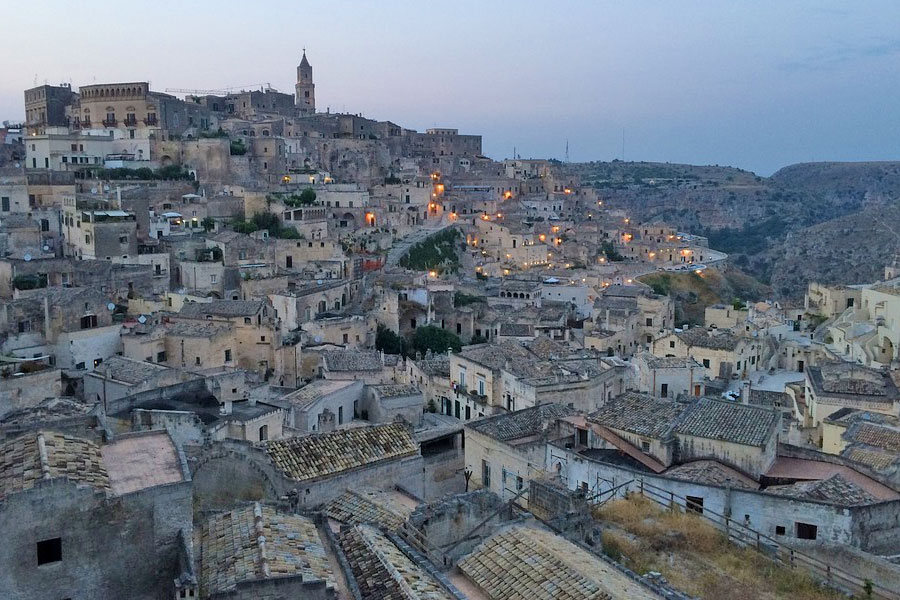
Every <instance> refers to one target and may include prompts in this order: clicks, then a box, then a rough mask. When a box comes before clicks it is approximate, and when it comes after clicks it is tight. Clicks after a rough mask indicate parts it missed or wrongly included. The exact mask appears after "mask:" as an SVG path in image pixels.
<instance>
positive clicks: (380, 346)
mask: <svg viewBox="0 0 900 600" xmlns="http://www.w3.org/2000/svg"><path fill="white" fill-rule="evenodd" d="M375 349H376V350H383V351H384V353H385V354H403V353H404V351H405V350H406V340H404V339H403V338H402V337H400V336H399V335H397V334H396V333H394V332H393V331H391V330H390V329H388V328H387V327H385V326H384V325H378V329H377V331H376V332H375Z"/></svg>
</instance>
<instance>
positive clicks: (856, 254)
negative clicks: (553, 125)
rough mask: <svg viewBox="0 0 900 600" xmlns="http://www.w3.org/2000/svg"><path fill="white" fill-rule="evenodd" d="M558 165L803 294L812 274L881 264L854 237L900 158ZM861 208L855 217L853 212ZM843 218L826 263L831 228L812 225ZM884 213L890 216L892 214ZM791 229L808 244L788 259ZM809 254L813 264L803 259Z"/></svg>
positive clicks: (840, 279)
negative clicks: (822, 239) (771, 167)
mask: <svg viewBox="0 0 900 600" xmlns="http://www.w3.org/2000/svg"><path fill="white" fill-rule="evenodd" d="M562 168H563V169H564V170H565V171H567V172H569V174H572V175H576V176H578V177H579V178H580V179H581V181H583V182H585V183H588V184H590V185H592V186H593V187H595V188H596V189H597V191H598V193H599V194H600V195H601V197H603V198H604V201H605V204H606V206H607V207H609V208H614V209H615V208H619V209H622V210H624V211H626V213H627V214H629V215H630V216H631V218H632V219H634V220H635V221H636V222H646V221H656V222H666V223H671V224H673V225H675V226H677V227H678V228H679V229H682V230H686V231H690V232H692V233H699V234H702V235H706V236H707V237H708V238H709V243H710V246H711V247H713V248H716V249H717V250H722V251H724V252H727V253H728V254H729V255H731V260H732V264H734V265H736V266H738V267H739V268H740V269H741V270H743V271H744V272H746V273H747V274H749V275H752V276H753V277H755V278H757V279H758V280H759V281H761V282H763V283H765V284H769V283H771V284H772V285H773V287H774V292H775V294H776V296H778V297H786V298H797V297H798V296H799V295H800V294H801V293H802V290H803V289H805V287H806V283H807V279H806V278H807V277H819V276H820V275H821V276H823V277H826V278H831V279H829V280H833V281H832V282H834V283H856V282H858V281H859V280H860V277H861V275H860V274H859V273H860V269H861V270H862V272H863V273H867V274H868V273H869V271H871V272H874V271H880V269H881V267H882V266H883V264H884V261H885V259H884V258H883V253H882V252H881V251H878V252H875V251H874V248H873V251H872V252H870V251H868V250H864V251H860V250H859V249H857V248H856V247H855V246H856V244H855V242H857V241H858V240H859V239H863V238H864V237H865V236H867V235H868V234H869V231H870V230H871V228H872V222H873V221H872V216H870V215H876V214H877V212H878V211H879V210H884V209H885V207H887V206H889V205H890V204H891V203H893V202H894V201H895V199H896V198H898V197H900V162H867V163H803V164H797V165H791V166H789V167H785V168H783V169H781V170H780V171H778V172H777V173H775V174H774V175H772V176H771V177H768V178H766V177H759V176H756V175H754V174H753V173H750V172H747V171H743V170H741V169H735V168H732V167H719V166H693V165H673V164H667V163H624V162H612V163H582V164H579V165H565V166H564V167H562ZM873 211H874V212H873ZM858 214H859V215H860V217H859V218H857V219H853V218H850V217H852V216H854V215H858ZM844 218H848V219H849V220H846V221H838V222H836V223H835V224H834V228H836V230H837V231H841V232H843V231H844V230H847V232H846V233H841V235H840V236H833V237H832V238H831V240H832V244H831V245H829V246H827V248H821V250H824V254H825V256H828V255H829V254H834V255H835V257H836V260H835V261H834V262H833V263H831V264H825V260H822V261H819V260H818V259H817V258H816V257H817V256H818V254H817V252H819V250H817V244H816V243H815V242H814V240H813V238H815V237H816V236H818V235H822V234H823V233H825V234H827V233H828V232H832V228H831V227H825V229H823V230H818V229H815V228H816V227H817V226H820V225H825V224H828V223H830V222H832V221H835V220H840V219H844ZM885 218H887V219H888V220H889V215H885ZM789 236H791V237H790V239H792V240H793V239H796V240H801V241H802V240H807V239H809V241H808V242H806V241H802V242H801V244H802V246H801V248H800V249H802V248H803V247H806V246H808V247H806V251H807V253H808V254H807V255H799V256H794V257H793V258H794V259H795V260H791V257H790V255H791V254H792V250H791V248H790V244H786V242H787V241H788V239H789ZM861 236H862V237H861ZM876 237H877V236H876ZM882 241H884V242H885V243H887V240H886V239H885V240H882ZM882 248H884V247H883V246H882ZM892 252H893V250H891V253H892ZM819 254H821V253H819ZM806 258H809V260H810V261H811V264H808V265H804V266H802V268H801V265H803V263H804V261H805V260H806ZM872 261H875V262H874V264H872ZM819 263H821V264H819ZM835 264H836V265H841V266H840V268H836V267H834V266H832V265H835ZM867 276H868V275H867Z"/></svg>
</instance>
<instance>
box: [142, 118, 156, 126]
mask: <svg viewBox="0 0 900 600" xmlns="http://www.w3.org/2000/svg"><path fill="white" fill-rule="evenodd" d="M158 124H159V120H157V118H156V117H147V118H146V119H144V125H149V126H155V125H158Z"/></svg>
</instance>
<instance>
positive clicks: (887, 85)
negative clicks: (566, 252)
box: [0, 0, 900, 176]
mask: <svg viewBox="0 0 900 600" xmlns="http://www.w3.org/2000/svg"><path fill="white" fill-rule="evenodd" d="M147 6H148V5H143V4H142V3H135V4H134V5H129V6H125V7H122V8H120V9H117V11H116V18H117V19H119V20H121V21H122V22H123V23H131V24H137V23H142V22H144V21H146V20H147V15H148V12H147V10H148V9H147ZM152 6H153V7H154V10H153V11H152V13H151V14H152V15H153V18H154V19H155V21H154V23H155V25H154V27H147V28H134V27H114V28H109V29H100V28H97V27H96V24H94V23H92V18H91V15H90V13H86V12H85V11H78V12H75V13H70V9H69V5H68V4H65V3H62V2H60V1H58V0H48V1H46V2H41V3H36V5H28V6H25V5H21V6H19V7H17V8H15V9H14V10H13V11H12V14H11V15H10V22H14V23H16V24H17V26H16V27H15V28H14V29H11V30H10V31H9V33H8V35H6V36H4V37H3V38H2V39H0V51H2V54H3V55H4V56H6V57H8V58H9V57H19V56H21V57H22V58H24V60H18V59H17V60H15V61H13V60H8V63H9V64H8V65H5V68H4V78H3V79H2V80H0V120H9V121H11V122H20V121H21V120H23V119H24V101H23V96H22V93H23V91H24V90H25V89H27V88H30V87H33V86H34V84H35V82H37V84H38V85H40V84H42V83H43V82H47V83H50V84H54V85H56V84H58V83H59V82H60V81H65V82H71V83H72V85H73V88H77V87H79V86H82V85H91V84H93V83H105V82H116V81H126V80H127V81H134V80H141V81H150V82H151V85H152V87H153V89H154V90H156V91H160V92H162V91H165V90H166V89H167V88H197V89H214V88H222V87H233V86H237V87H242V86H243V87H246V88H258V87H259V86H260V85H264V84H265V83H266V82H267V83H270V84H272V86H273V87H275V88H277V89H279V90H281V91H284V92H286V93H289V92H291V91H292V90H293V84H294V77H295V68H296V65H297V63H298V62H299V60H300V57H301V54H302V49H303V48H304V47H305V48H306V50H307V56H308V57H309V61H310V63H311V64H312V66H313V69H314V78H315V82H316V95H317V105H318V107H319V109H320V110H322V111H324V110H325V109H326V108H329V107H330V108H331V110H332V112H350V113H361V114H363V115H364V116H366V117H368V118H372V119H376V120H391V121H393V122H396V123H398V124H400V125H402V126H404V127H408V128H411V129H417V130H419V131H422V130H424V129H427V128H429V127H434V126H446V127H453V128H457V129H459V130H460V132H462V133H472V134H479V135H482V136H483V142H484V145H483V149H484V153H485V155H486V156H489V157H491V158H494V159H496V160H502V159H503V158H510V157H513V149H514V148H515V152H516V153H517V154H518V155H521V156H534V157H538V158H555V159H558V160H564V158H565V152H566V144H567V142H568V147H569V157H570V160H571V161H572V162H590V161H604V162H608V161H611V160H613V159H624V160H625V161H626V162H631V161H632V159H633V158H637V159H639V160H638V161H637V162H640V160H643V161H644V162H660V163H665V162H669V163H678V164H691V165H709V166H712V165H716V164H719V165H723V166H724V165H727V166H733V167H736V168H740V169H743V170H746V171H751V172H753V173H756V174H758V175H760V176H769V175H771V174H772V173H774V172H776V171H777V170H778V169H780V168H783V167H785V166H789V165H792V164H798V163H807V162H873V161H879V162H881V161H891V160H900V148H898V145H897V143H896V140H897V139H900V105H898V103H897V102H896V101H895V98H896V97H897V96H898V95H900V60H898V59H900V32H898V31H897V30H896V27H895V26H894V24H895V23H896V22H898V21H900V4H897V3H895V2H889V1H886V0H875V1H873V2H868V3H865V4H861V5H853V6H850V7H848V6H847V5H846V4H845V3H843V2H835V1H830V2H816V1H813V0H804V1H801V2H795V3H790V4H785V3H777V2H731V3H720V2H714V1H713V0H699V1H698V2H694V3H691V4H689V5H675V3H665V4H662V3H660V4H649V5H641V4H629V5H625V6H620V5H618V4H616V3H611V2H591V3H580V2H571V3H566V4H565V10H559V8H558V7H550V6H548V5H546V4H544V3H539V2H532V1H529V0H523V1H522V2H521V3H520V4H519V5H518V7H517V10H516V11H509V10H508V9H504V7H503V6H502V5H500V4H493V3H475V2H470V1H468V0H463V1H462V2H460V3H458V4H455V5H454V6H452V7H442V6H432V5H422V4H419V3H415V2H404V1H400V0H392V1H386V2H384V3H379V4H378V5H377V6H372V5H366V4H359V5H358V4H355V3H347V4H340V3H339V4H337V5H333V4H329V5H324V4H319V3H315V2H303V3H301V4H299V5H298V4H297V3H295V2H287V1H285V0H277V1H274V2H270V3H267V5H266V6H265V7H263V8H259V9H250V10H247V9H245V8H241V7H240V6H238V5H225V6H220V5H214V4H212V3H211V2H208V1H206V0H198V1H197V2H194V3H190V4H189V5H180V4H175V3H171V2H168V3H167V2H165V1H163V2H161V3H159V2H157V3H154V4H153V5H152ZM174 7H177V10H170V9H174ZM60 15H66V16H65V18H60ZM388 17H389V18H388ZM298 19H299V21H298ZM298 23H300V25H299V26H298ZM135 29H136V30H135ZM36 32H38V33H36ZM444 33H446V35H443V34H444ZM36 40H40V43H35V41H36ZM26 48H27V52H26V51H24V50H23V49H26ZM248 81H252V82H256V83H253V84H249V83H246V82H248ZM623 137H624V144H623ZM623 145H624V148H623ZM623 151H624V152H623Z"/></svg>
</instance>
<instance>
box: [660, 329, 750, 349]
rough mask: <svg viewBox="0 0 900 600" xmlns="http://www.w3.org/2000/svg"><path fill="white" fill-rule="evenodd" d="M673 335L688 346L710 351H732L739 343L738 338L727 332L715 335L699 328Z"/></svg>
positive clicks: (739, 339)
mask: <svg viewBox="0 0 900 600" xmlns="http://www.w3.org/2000/svg"><path fill="white" fill-rule="evenodd" d="M675 335H676V336H677V337H678V339H680V340H681V341H682V342H684V343H685V344H687V345H688V346H698V347H700V348H710V349H712V350H734V349H735V348H737V345H738V343H739V342H740V341H741V338H740V337H738V336H736V335H734V334H733V333H731V332H729V331H724V330H718V331H716V332H715V333H711V332H709V331H707V330H706V329H703V328H700V327H697V328H695V329H688V330H687V331H681V332H678V333H676V334H675Z"/></svg>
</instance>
